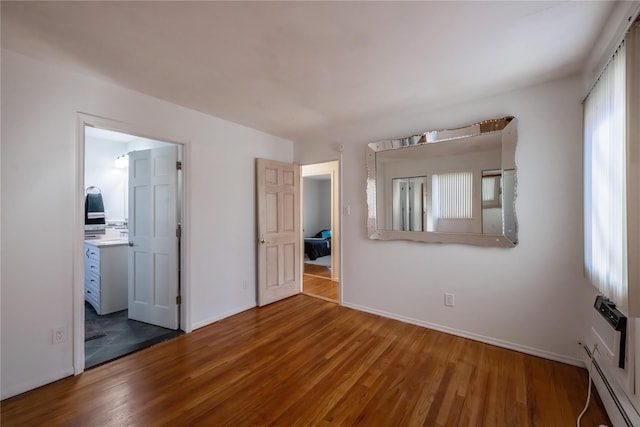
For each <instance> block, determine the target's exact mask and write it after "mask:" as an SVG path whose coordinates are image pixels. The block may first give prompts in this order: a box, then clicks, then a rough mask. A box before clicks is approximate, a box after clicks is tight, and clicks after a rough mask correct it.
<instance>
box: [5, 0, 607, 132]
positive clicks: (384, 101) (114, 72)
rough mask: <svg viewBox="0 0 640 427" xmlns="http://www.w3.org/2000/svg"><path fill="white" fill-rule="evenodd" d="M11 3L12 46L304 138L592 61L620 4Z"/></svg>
mask: <svg viewBox="0 0 640 427" xmlns="http://www.w3.org/2000/svg"><path fill="white" fill-rule="evenodd" d="M1 7H2V47H3V48H7V49H10V50H14V51H17V52H21V53H24V54H26V55H30V56H34V57H37V58H41V59H44V60H47V61H53V62H55V63H64V65H65V66H66V67H70V68H72V69H74V70H76V71H80V72H83V73H86V74H91V75H94V76H98V77H100V78H102V79H105V80H108V81H112V82H114V83H117V84H119V85H122V86H125V87H128V88H131V89H134V90H137V91H140V92H143V93H146V94H149V95H153V96H155V97H157V98H161V99H164V100H167V101H170V102H173V103H176V104H179V105H183V106H186V107H189V108H192V109H195V110H198V111H201V112H204V113H207V114H210V115H213V116H217V117H221V118H224V119H227V120H230V121H233V122H236V123H240V124H243V125H246V126H249V127H252V128H255V129H259V130H262V131H265V132H268V133H271V134H274V135H278V136H281V137H284V138H287V139H291V140H294V141H298V142H314V141H323V140H324V141H332V142H343V141H349V140H363V141H366V140H377V139H383V138H388V137H400V136H406V135H408V134H411V133H413V132H418V131H425V130H426V129H423V128H422V127H421V126H422V125H421V124H420V122H419V118H420V116H421V115H423V116H424V114H425V113H426V112H428V111H430V110H433V109H436V108H440V107H442V106H445V105H454V104H457V103H461V102H465V101H468V100H472V99H477V98H480V97H484V96H488V95H492V94H497V93H501V92H505V91H509V90H512V89H517V88H521V87H525V86H530V85H533V84H536V83H540V82H544V81H548V80H552V79H556V78H559V77H563V76H567V75H572V74H576V73H579V72H580V71H581V70H583V69H584V67H585V64H586V61H587V57H588V55H589V52H590V49H592V48H593V47H594V45H595V43H596V39H597V37H598V36H599V34H600V32H601V31H602V29H603V28H604V26H605V23H606V21H607V18H608V17H609V15H610V14H611V13H612V11H613V8H614V2H609V1H552V2H542V1H533V2H515V1H513V2H483V1H471V2H394V1H391V2H202V1H201V2H180V1H178V2H145V1H143V2H46V1H45V2H7V1H2V3H1ZM398 117H408V118H410V119H409V120H401V121H400V122H401V125H400V124H399V122H397V121H396V120H395V119H396V118H398ZM464 124H465V123H461V125H464Z"/></svg>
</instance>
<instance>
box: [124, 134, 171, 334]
mask: <svg viewBox="0 0 640 427" xmlns="http://www.w3.org/2000/svg"><path fill="white" fill-rule="evenodd" d="M177 161H178V147H177V146H169V147H162V148H154V149H152V150H143V151H133V152H131V153H129V246H130V247H129V318H130V319H133V320H139V321H141V322H145V323H150V324H153V325H158V326H162V327H165V328H169V329H178V300H177V297H178V237H177V234H176V232H177V227H178V204H177V199H178V171H177Z"/></svg>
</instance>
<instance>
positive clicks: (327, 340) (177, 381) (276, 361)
mask: <svg viewBox="0 0 640 427" xmlns="http://www.w3.org/2000/svg"><path fill="white" fill-rule="evenodd" d="M586 394H587V372H586V370H585V369H580V368H577V367H574V366H569V365H565V364H561V363H557V362H552V361H548V360H545V359H540V358H537V357H533V356H527V355H524V354H521V353H517V352H514V351H510V350H505V349H501V348H497V347H493V346H489V345H486V344H481V343H478V342H474V341H471V340H467V339H464V338H458V337H454V336H451V335H447V334H444V333H440V332H436V331H432V330H429V329H425V328H421V327H418V326H413V325H409V324H405V323H401V322H398V321H394V320H390V319H385V318H382V317H379V316H375V315H371V314H367V313H362V312H358V311H355V310H350V309H347V308H344V307H341V306H339V305H337V304H333V303H329V302H326V301H323V300H320V299H317V298H311V297H308V296H305V295H298V296H295V297H292V298H289V299H287V300H284V301H280V302H277V303H275V304H271V305H269V306H266V307H262V308H255V309H251V310H247V311H245V312H243V313H240V314H238V315H235V316H232V317H230V318H227V319H224V320H222V321H220V322H217V323H215V324H213V325H210V326H207V327H204V328H202V329H199V330H197V331H195V332H193V333H191V334H186V335H183V336H180V337H177V338H175V339H173V340H171V341H168V342H165V343H162V344H158V345H156V346H154V347H151V348H149V349H146V350H143V351H140V352H138V353H134V354H132V355H129V356H126V357H124V358H122V359H118V360H116V361H114V362H112V363H110V364H108V365H103V366H100V367H98V368H95V369H93V370H91V371H87V372H85V373H84V374H82V375H79V376H77V377H70V378H67V379H64V380H61V381H58V382H56V383H53V384H50V385H47V386H45V387H42V388H39V389H37V390H34V391H31V392H28V393H25V394H23V395H20V396H17V397H15V398H12V399H8V400H5V401H4V402H2V405H1V414H0V415H1V419H2V425H3V426H36V425H47V426H56V425H65V426H68V425H74V426H123V425H130V426H160V425H168V426H185V425H202V426H267V425H270V426H325V425H326V426H352V425H359V426H376V427H377V426H474V427H477V426H492V427H496V426H497V427H500V426H518V427H526V426H535V427H540V426H554V427H555V426H572V425H575V420H576V417H577V415H578V413H579V412H580V411H581V409H582V406H583V405H584V399H585V397H586ZM598 424H608V425H611V424H610V421H609V419H608V418H607V416H606V414H605V412H604V409H603V407H602V404H601V403H600V402H599V400H598V399H597V397H595V398H593V400H592V401H591V404H590V406H589V411H588V412H587V414H586V416H585V418H584V419H583V424H582V425H583V426H595V427H597V426H598Z"/></svg>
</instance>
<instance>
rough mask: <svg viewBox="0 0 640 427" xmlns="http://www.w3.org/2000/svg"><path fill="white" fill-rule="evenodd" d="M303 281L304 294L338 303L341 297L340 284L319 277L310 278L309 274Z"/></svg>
mask: <svg viewBox="0 0 640 427" xmlns="http://www.w3.org/2000/svg"><path fill="white" fill-rule="evenodd" d="M302 281H303V283H302V292H303V293H304V294H306V295H310V296H313V297H318V298H323V299H326V300H329V301H333V302H338V298H339V295H340V294H339V292H340V290H339V286H338V282H334V281H333V280H331V279H324V278H322V277H319V276H310V275H308V274H305V275H304V276H303V278H302Z"/></svg>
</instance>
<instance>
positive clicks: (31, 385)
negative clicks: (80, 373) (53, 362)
mask: <svg viewBox="0 0 640 427" xmlns="http://www.w3.org/2000/svg"><path fill="white" fill-rule="evenodd" d="M73 372H74V371H73V367H69V368H66V369H63V370H61V371H57V372H54V373H51V374H50V375H47V376H45V377H42V378H37V379H31V380H29V381H25V382H23V383H20V384H15V385H13V386H10V387H7V388H6V389H2V392H1V394H0V400H4V399H8V398H10V397H14V396H17V395H19V394H21V393H25V392H27V391H30V390H33V389H35V388H38V387H42V386H43V385H47V384H49V383H52V382H54V381H58V380H61V379H63V378H66V377H70V376H72V375H73Z"/></svg>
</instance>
